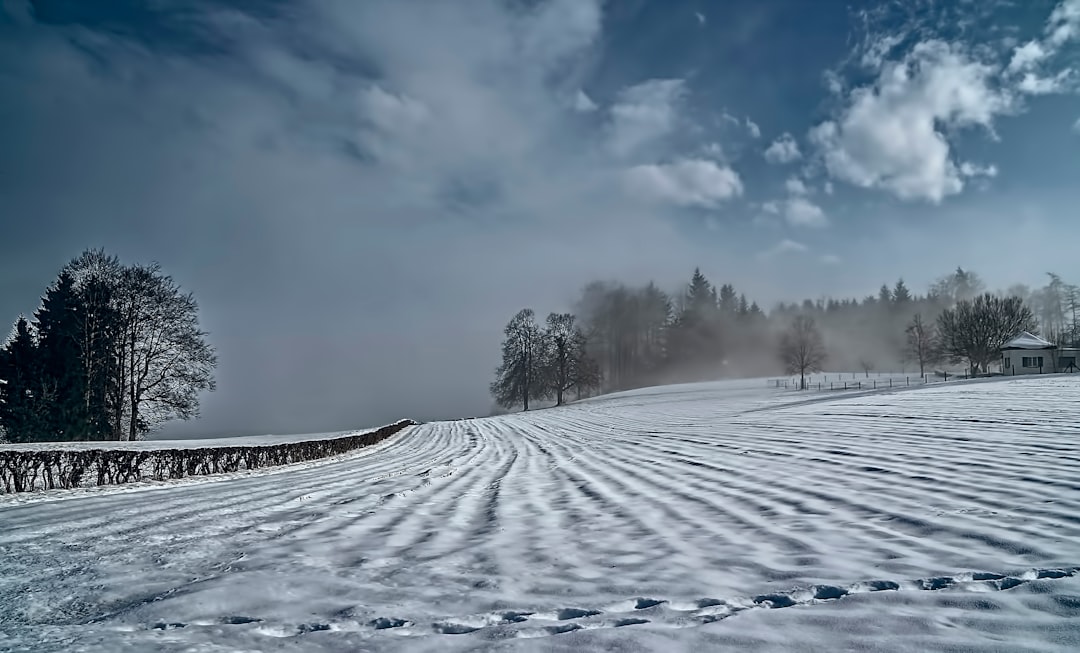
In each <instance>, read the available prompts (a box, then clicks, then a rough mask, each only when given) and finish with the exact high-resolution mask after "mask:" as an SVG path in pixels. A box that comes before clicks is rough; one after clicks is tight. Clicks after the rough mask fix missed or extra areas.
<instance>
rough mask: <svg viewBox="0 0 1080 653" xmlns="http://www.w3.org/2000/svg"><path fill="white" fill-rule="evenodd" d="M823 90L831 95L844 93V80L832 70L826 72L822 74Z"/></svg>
mask: <svg viewBox="0 0 1080 653" xmlns="http://www.w3.org/2000/svg"><path fill="white" fill-rule="evenodd" d="M824 82H825V88H827V89H829V92H830V93H832V94H833V95H842V94H843V93H844V80H843V78H841V77H840V75H838V74H836V71H834V70H826V71H825V73H824Z"/></svg>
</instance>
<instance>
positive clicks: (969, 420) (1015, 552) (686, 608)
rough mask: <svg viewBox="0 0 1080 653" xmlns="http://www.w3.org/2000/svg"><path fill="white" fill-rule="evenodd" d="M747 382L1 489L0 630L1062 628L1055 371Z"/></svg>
mask: <svg viewBox="0 0 1080 653" xmlns="http://www.w3.org/2000/svg"><path fill="white" fill-rule="evenodd" d="M767 385H768V384H767V383H766V381H765V380H760V379H759V380H754V381H740V382H723V383H712V384H693V385H682V386H672V387H667V388H649V389H645V390H640V391H634V392H628V393H622V394H620V395H616V396H611V397H604V398H596V399H592V400H589V401H585V402H581V403H579V404H576V405H572V406H567V407H563V408H555V409H549V410H543V411H536V412H533V413H528V414H516V415H507V416H501V417H496V418H488V419H478V420H462V421H456V422H445V423H431V424H424V425H419V426H415V427H410V428H408V429H406V430H405V431H403V432H402V433H400V434H398V435H396V436H394V437H392V438H390V439H388V440H386V441H384V442H382V443H380V444H379V445H376V446H374V447H371V448H370V450H362V455H361V452H358V453H357V455H347V456H343V457H339V458H337V459H334V460H330V461H326V462H320V463H308V464H305V465H299V466H295V467H289V468H284V469H278V470H275V471H273V472H272V473H271V472H267V473H250V474H246V475H234V476H232V477H229V478H225V479H222V478H220V477H217V478H215V479H212V480H206V479H203V480H202V481H201V482H198V483H187V484H165V485H162V484H158V485H152V486H150V485H148V486H137V487H131V486H122V487H119V488H94V489H92V490H74V491H68V492H64V493H59V494H55V493H33V494H29V495H20V496H4V497H0V524H2V528H0V650H8V649H11V650H27V651H29V650H33V651H61V650H64V651H68V650H84V651H116V652H122V651H146V650H155V651H195V652H210V651H236V650H260V651H340V650H359V651H363V650H378V651H385V650H389V651H456V650H477V649H480V650H513V651H534V650H536V651H582V650H584V651H600V650H646V651H653V650H656V651H699V650H751V649H752V650H774V651H788V650H794V651H799V650H805V651H811V650H854V649H871V648H877V649H881V650H898V651H925V650H945V649H949V650H964V651H1006V650H1007V651H1035V650H1040V651H1046V650H1061V651H1066V650H1077V649H1078V648H1080V618H1078V617H1080V567H1078V565H1080V405H1078V404H1077V402H1076V401H1075V396H1076V395H1077V392H1078V391H1080V378H1078V377H1069V376H1046V377H1030V378H1025V379H1007V380H991V381H986V380H981V381H973V382H959V383H953V382H950V383H941V384H933V385H929V386H925V387H918V388H916V389H910V390H909V389H907V388H906V387H905V388H904V389H903V390H892V391H889V390H885V391H879V392H854V393H851V392H849V393H843V392H810V393H798V392H794V391H791V390H784V389H776V388H769V387H767ZM60 498H62V499H63V500H57V499H60Z"/></svg>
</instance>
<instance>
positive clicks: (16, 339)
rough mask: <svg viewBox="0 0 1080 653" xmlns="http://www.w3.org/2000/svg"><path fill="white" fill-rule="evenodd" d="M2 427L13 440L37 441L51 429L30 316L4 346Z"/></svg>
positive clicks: (0, 377)
mask: <svg viewBox="0 0 1080 653" xmlns="http://www.w3.org/2000/svg"><path fill="white" fill-rule="evenodd" d="M0 380H3V383H0V428H2V429H3V432H4V435H5V437H6V438H7V440H9V441H10V442H35V441H36V440H37V439H38V437H39V434H40V433H42V432H43V431H45V430H47V429H48V423H47V422H48V405H49V400H50V397H49V396H48V393H47V390H48V389H47V387H46V386H45V384H43V383H42V376H41V360H40V357H39V356H38V347H37V342H36V339H35V337H34V334H33V332H32V330H31V328H30V324H29V323H28V322H27V321H26V318H24V317H20V318H19V319H18V321H17V322H16V323H15V330H14V332H13V333H12V335H11V337H10V338H8V341H7V343H6V344H5V345H4V348H3V349H0Z"/></svg>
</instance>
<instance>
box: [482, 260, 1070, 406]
mask: <svg viewBox="0 0 1080 653" xmlns="http://www.w3.org/2000/svg"><path fill="white" fill-rule="evenodd" d="M1048 276H1049V282H1048V283H1047V285H1046V286H1045V287H1043V288H1037V289H1030V288H1027V287H1025V286H1013V287H1011V288H1009V290H1007V291H1006V292H997V293H988V292H986V286H985V283H984V282H983V281H982V279H981V278H980V277H979V275H978V274H976V273H975V272H972V271H969V270H965V269H963V268H957V269H956V270H955V271H953V272H952V273H949V274H947V275H944V276H942V277H940V278H939V279H938V280H937V281H935V282H934V283H933V284H931V285H930V287H929V288H927V290H926V291H925V292H924V293H922V294H917V293H914V292H912V291H911V289H909V288H908V286H907V284H906V283H905V282H904V280H903V279H899V280H897V281H896V282H895V283H894V284H891V285H890V284H884V285H882V286H881V287H880V289H879V290H878V292H877V293H875V294H871V295H867V296H865V297H863V298H862V299H859V298H842V299H837V298H829V297H824V298H820V299H817V300H811V299H807V300H804V301H803V302H801V303H790V304H788V303H780V304H777V305H776V306H775V307H774V308H773V309H772V310H771V311H769V312H765V311H764V310H762V308H761V307H760V305H759V304H758V303H757V302H756V301H753V300H751V299H749V298H748V297H747V296H746V295H745V294H744V293H740V292H738V291H737V290H736V288H735V287H734V286H733V285H732V284H728V283H725V284H720V285H719V286H717V285H715V284H713V283H712V282H710V281H709V280H708V279H707V278H706V277H705V275H704V274H702V272H701V271H700V269H695V270H694V272H693V274H692V275H691V277H690V279H689V281H688V283H687V284H686V286H685V288H684V289H683V290H682V291H681V292H678V293H671V294H669V293H667V292H665V291H663V290H661V289H660V288H659V287H658V286H657V285H656V284H655V283H651V282H650V283H648V284H646V285H644V286H639V287H633V286H628V285H626V284H622V283H617V282H602V281H596V282H592V283H589V284H587V285H586V286H585V287H584V288H583V290H582V291H581V293H580V295H579V297H578V299H577V300H576V302H575V303H574V306H573V309H574V310H573V312H572V313H569V314H563V315H562V317H561V318H560V319H561V320H563V321H568V322H569V323H570V324H572V325H573V332H574V334H575V335H574V338H575V340H574V342H575V344H574V347H573V352H574V353H573V356H576V357H577V360H579V361H581V362H580V365H581V366H582V369H588V370H589V375H588V379H587V381H586V382H582V383H579V384H577V385H574V384H571V385H569V386H567V387H568V388H576V389H577V392H578V394H581V395H587V394H590V393H592V392H613V391H619V390H627V389H631V388H637V387H644V386H650V385H661V384H666V383H679V382H689V381H699V380H706V379H716V378H722V377H729V378H730V377H747V376H763V375H772V374H779V373H795V374H799V375H800V376H802V377H803V380H804V383H805V375H806V374H807V373H809V372H811V371H815V370H816V369H819V368H820V367H821V366H822V365H824V364H825V362H826V360H827V361H828V363H829V365H830V367H832V368H834V369H848V370H856V369H859V370H866V371H867V372H869V371H870V370H872V369H884V368H891V369H907V368H909V367H914V368H918V370H919V373H920V374H925V373H927V370H928V369H930V368H931V367H932V366H935V365H939V364H943V363H950V364H961V363H963V364H964V365H965V366H966V367H967V369H968V370H970V371H971V372H972V373H975V374H978V373H986V372H989V371H990V365H991V363H993V362H994V361H995V360H997V359H998V350H999V349H1000V347H1001V346H1002V345H1004V344H1005V343H1006V342H1007V341H1008V340H1009V339H1010V338H1012V337H1014V336H1016V335H1017V334H1018V333H1019V332H1020V331H1031V332H1035V333H1038V332H1040V331H1041V334H1042V335H1043V337H1045V338H1047V339H1048V340H1051V341H1052V342H1055V343H1056V344H1060V345H1068V344H1075V343H1077V342H1080V290H1078V288H1077V286H1075V285H1070V284H1067V283H1065V282H1064V281H1062V279H1061V278H1060V277H1059V276H1058V275H1056V274H1053V273H1051V274H1049V275H1048ZM533 315H534V314H533V313H532V311H529V310H526V311H522V312H520V313H518V315H517V316H515V318H514V319H513V320H511V322H510V324H508V325H507V328H506V335H507V339H506V341H505V342H504V343H503V362H502V365H501V366H500V367H499V369H498V370H497V373H496V382H495V383H493V384H492V394H493V395H494V396H495V399H496V401H497V403H498V404H499V405H500V406H503V407H505V408H509V407H511V406H521V407H527V405H528V404H527V402H526V401H525V398H526V395H528V398H529V399H532V400H533V401H536V400H540V399H555V400H556V403H562V399H563V397H562V393H560V392H556V391H555V390H554V389H553V388H555V387H556V386H557V385H559V384H552V382H550V381H547V380H545V379H550V378H551V371H550V370H551V368H550V365H551V363H550V362H549V361H550V356H551V354H550V349H551V345H550V342H551V336H550V333H549V331H550V327H549V330H545V329H544V328H542V327H540V326H539V325H537V324H536V323H535V320H534V317H533ZM550 320H551V318H549V322H550ZM556 395H558V396H556Z"/></svg>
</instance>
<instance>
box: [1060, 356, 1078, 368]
mask: <svg viewBox="0 0 1080 653" xmlns="http://www.w3.org/2000/svg"><path fill="white" fill-rule="evenodd" d="M1058 367H1062V368H1069V367H1076V356H1062V357H1061V358H1059V359H1058Z"/></svg>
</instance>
